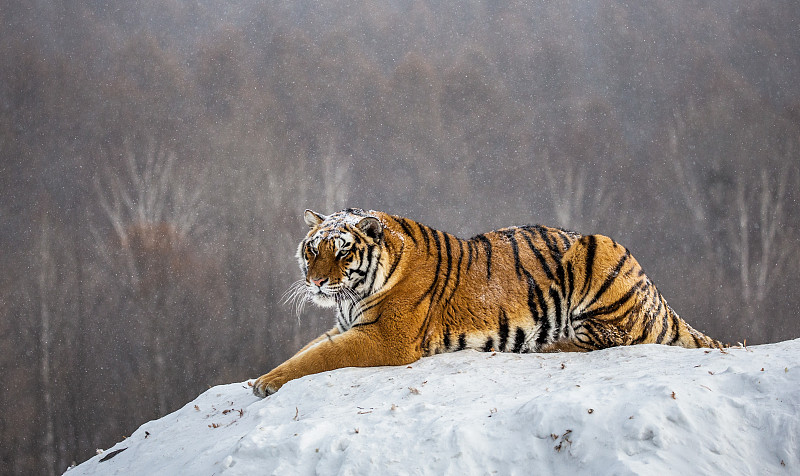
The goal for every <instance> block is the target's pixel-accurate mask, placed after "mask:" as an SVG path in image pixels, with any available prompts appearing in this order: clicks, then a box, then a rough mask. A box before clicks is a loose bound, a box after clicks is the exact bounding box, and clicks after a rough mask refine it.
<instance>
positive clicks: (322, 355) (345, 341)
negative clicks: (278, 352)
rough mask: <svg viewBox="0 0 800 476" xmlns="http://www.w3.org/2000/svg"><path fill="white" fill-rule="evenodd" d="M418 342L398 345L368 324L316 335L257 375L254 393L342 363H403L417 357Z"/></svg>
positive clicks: (266, 392)
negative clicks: (265, 372)
mask: <svg viewBox="0 0 800 476" xmlns="http://www.w3.org/2000/svg"><path fill="white" fill-rule="evenodd" d="M420 357H422V351H421V350H420V349H419V348H418V346H413V345H407V346H404V345H400V344H398V343H397V341H395V340H394V339H385V338H382V336H381V335H380V334H379V333H378V332H376V331H375V330H374V329H370V328H354V329H350V330H348V331H347V332H344V333H342V334H337V335H331V336H330V337H325V338H324V339H319V340H318V341H317V342H316V343H314V344H310V345H308V346H307V347H306V348H305V350H303V351H301V352H298V353H297V354H295V356H294V357H292V358H290V359H289V360H287V361H286V362H284V363H282V364H281V365H279V366H277V367H275V368H274V369H273V370H272V371H270V372H269V373H267V374H265V375H262V376H261V377H259V378H258V379H256V381H255V383H254V384H253V393H254V394H256V395H257V396H259V397H265V396H267V395H271V394H273V393H275V392H277V391H278V389H280V388H281V387H282V386H283V385H284V384H285V383H286V382H288V381H290V380H294V379H297V378H300V377H304V376H306V375H311V374H316V373H320V372H327V371H329V370H334V369H340V368H343V367H377V366H382V365H404V364H409V363H411V362H414V361H416V360H419V358H420Z"/></svg>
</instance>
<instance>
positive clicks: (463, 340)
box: [456, 334, 467, 350]
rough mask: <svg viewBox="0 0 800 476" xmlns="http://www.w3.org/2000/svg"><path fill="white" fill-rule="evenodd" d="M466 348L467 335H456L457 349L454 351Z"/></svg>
mask: <svg viewBox="0 0 800 476" xmlns="http://www.w3.org/2000/svg"><path fill="white" fill-rule="evenodd" d="M466 348H467V335H466V334H459V335H458V349H456V350H464V349H466Z"/></svg>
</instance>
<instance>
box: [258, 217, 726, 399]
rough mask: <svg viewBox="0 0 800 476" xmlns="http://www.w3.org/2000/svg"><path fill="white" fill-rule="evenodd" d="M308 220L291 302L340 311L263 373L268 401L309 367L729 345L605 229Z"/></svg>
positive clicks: (312, 370)
mask: <svg viewBox="0 0 800 476" xmlns="http://www.w3.org/2000/svg"><path fill="white" fill-rule="evenodd" d="M304 218H305V222H306V224H307V225H308V226H309V227H310V228H311V229H310V231H309V232H308V235H306V237H305V239H304V240H303V241H302V242H301V243H300V246H299V247H298V250H297V258H298V260H299V263H300V267H301V268H302V270H303V273H304V276H305V278H304V279H302V280H300V281H298V282H297V283H296V285H295V287H294V288H291V289H290V298H292V297H293V298H295V299H298V300H299V301H298V304H299V305H302V303H303V302H305V301H307V300H310V301H312V302H314V303H316V304H318V305H320V306H323V307H333V308H335V310H336V326H335V327H334V328H333V329H331V330H330V331H328V332H326V333H325V334H323V335H322V336H320V337H319V338H317V339H315V340H313V341H312V342H310V343H309V344H308V345H306V346H305V347H304V348H303V349H301V350H300V351H299V352H298V353H297V354H295V355H294V356H293V357H292V358H290V359H289V360H287V361H286V362H284V363H283V364H281V365H279V366H278V367H276V368H275V369H273V370H272V371H271V372H269V373H268V374H266V375H263V376H261V377H259V378H258V379H257V380H256V381H255V383H254V386H253V391H254V393H255V394H256V395H259V396H266V395H269V394H272V393H274V392H276V391H277V390H278V389H279V388H281V386H282V385H283V384H285V383H286V382H288V381H290V380H293V379H296V378H300V377H303V376H305V375H309V374H314V373H318V372H324V371H327V370H333V369H338V368H342V367H370V366H382V365H404V364H409V363H411V362H414V361H416V360H418V359H419V358H420V357H423V356H429V355H433V354H438V353H440V352H452V351H457V350H462V349H478V350H483V351H498V352H556V351H570V352H572V351H590V350H594V349H603V348H606V347H612V346H619V345H631V344H645V343H659V344H667V345H678V346H683V347H716V348H722V347H723V344H721V343H720V342H718V341H716V340H714V339H711V338H709V337H707V336H705V335H704V334H702V333H700V332H698V331H696V330H694V329H693V328H692V327H691V326H689V324H687V323H686V322H684V321H683V320H682V319H681V318H680V317H678V315H677V314H676V313H675V312H674V311H673V310H672V309H671V308H670V307H669V306H668V305H667V302H666V301H665V300H664V298H663V297H662V296H661V294H660V293H659V292H658V290H657V289H656V287H655V286H654V285H653V283H652V282H651V281H650V280H649V279H648V278H647V276H646V275H645V274H644V271H642V268H641V267H640V266H639V263H638V262H637V261H636V259H634V258H633V256H631V254H630V252H629V251H628V250H627V249H626V248H624V247H623V246H620V245H619V244H617V243H616V242H615V241H614V240H612V239H611V238H608V237H606V236H603V235H587V236H582V235H579V234H577V233H573V232H569V231H565V230H562V229H558V228H550V227H546V226H539V225H537V226H522V227H510V228H503V229H500V230H496V231H493V232H490V233H485V234H481V235H477V236H475V237H473V238H471V239H469V240H462V239H459V238H457V237H455V236H453V235H451V234H448V233H444V232H442V231H438V230H434V229H433V228H430V227H427V226H425V225H423V224H421V223H418V222H416V221H413V220H410V219H408V218H402V217H398V216H392V215H388V214H386V213H382V212H378V211H369V212H365V211H364V210H360V209H347V210H344V211H341V212H338V213H334V214H333V215H330V216H324V215H320V214H319V213H316V212H313V211H311V210H306V211H305V215H304Z"/></svg>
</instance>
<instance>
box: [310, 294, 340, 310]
mask: <svg viewBox="0 0 800 476" xmlns="http://www.w3.org/2000/svg"><path fill="white" fill-rule="evenodd" d="M311 302H313V303H314V304H316V305H317V306H319V307H334V306H336V298H335V297H334V296H333V295H328V294H325V293H316V294H313V295H312V296H311Z"/></svg>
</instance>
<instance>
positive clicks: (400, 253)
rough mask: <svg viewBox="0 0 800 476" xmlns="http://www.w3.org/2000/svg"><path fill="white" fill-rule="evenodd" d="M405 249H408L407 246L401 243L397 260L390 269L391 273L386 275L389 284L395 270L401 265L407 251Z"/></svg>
mask: <svg viewBox="0 0 800 476" xmlns="http://www.w3.org/2000/svg"><path fill="white" fill-rule="evenodd" d="M405 249H406V244H405V243H402V242H401V243H400V252H399V253H397V259H396V260H395V261H394V263H392V265H391V266H390V267H389V273H388V274H387V275H386V282H387V283H388V282H389V278H391V277H392V275H393V274H394V272H395V270H396V269H397V265H398V264H400V259H401V258H402V257H403V250H405Z"/></svg>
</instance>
